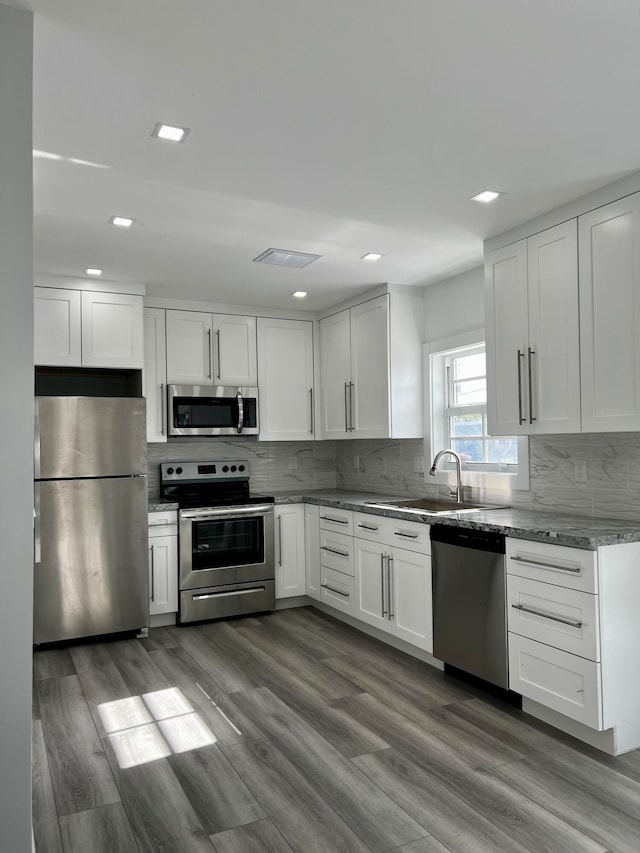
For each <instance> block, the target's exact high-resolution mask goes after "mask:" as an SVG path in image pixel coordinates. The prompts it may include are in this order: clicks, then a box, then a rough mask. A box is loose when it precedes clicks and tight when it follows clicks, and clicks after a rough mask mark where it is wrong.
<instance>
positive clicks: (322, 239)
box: [31, 0, 640, 311]
mask: <svg viewBox="0 0 640 853" xmlns="http://www.w3.org/2000/svg"><path fill="white" fill-rule="evenodd" d="M31 5H32V7H33V9H34V11H35V13H36V14H35V70H34V75H35V79H34V148H35V149H37V150H38V151H40V152H46V153H47V154H48V155H55V156H56V157H57V158H60V159H49V158H43V157H37V158H36V159H35V160H34V168H35V269H36V271H37V272H49V273H59V274H64V275H74V276H78V275H79V276H82V275H83V270H84V269H85V267H88V266H92V267H100V268H102V269H103V270H104V277H105V278H108V279H111V280H116V281H137V282H145V283H146V285H147V292H148V293H149V294H152V295H156V296H174V297H183V298H188V299H199V300H206V301H215V302H232V303H237V304H246V305H264V306H271V307H274V308H300V307H304V308H305V309H309V310H313V311H315V310H319V309H321V308H324V307H327V306H329V305H331V304H334V303H336V302H338V301H340V300H342V299H346V298H350V297H351V296H354V295H357V294H358V293H359V292H362V291H363V290H365V289H367V288H368V287H370V286H372V285H374V284H378V283H381V282H396V283H404V284H416V285H418V284H427V283H430V282H433V281H436V280H439V279H442V278H446V277H447V276H450V275H453V274H454V273H456V272H460V271H462V270H465V269H469V268H471V267H473V266H476V265H478V264H479V263H480V262H481V258H482V240H483V239H484V238H486V237H488V236H492V235H494V234H496V233H499V232H501V231H504V230H506V229H507V228H510V227H512V226H514V225H516V224H518V223H520V222H523V221H525V220H527V219H529V218H531V217H533V216H536V215H538V214H540V213H543V212H544V211H546V210H549V209H550V208H552V207H555V206H557V205H559V204H562V203H564V202H565V201H569V200H571V199H573V198H575V197H577V196H580V195H582V194H584V193H586V192H589V191H591V190H593V189H596V188H597V187H599V186H602V185H604V184H607V183H610V182H611V181H613V180H616V179H617V178H619V177H622V176H623V175H625V174H627V173H630V172H633V171H636V170H638V169H640V109H638V96H639V93H640V3H639V2H638V0H606V2H604V0H32V3H31ZM157 121H165V122H169V123H173V124H177V125H185V126H187V127H189V128H191V133H190V135H189V136H188V138H187V140H186V141H185V142H184V143H183V144H178V145H176V144H171V143H168V142H163V141H160V140H157V139H152V138H151V136H150V134H151V131H152V130H153V127H154V125H155V124H156V122H157ZM74 160H80V161H85V162H80V163H78V162H73V161H74ZM485 187H490V188H494V189H499V190H503V191H504V192H505V193H506V195H505V196H504V197H503V198H501V199H500V200H499V201H497V202H495V203H494V204H493V205H489V206H485V205H480V204H477V203H473V202H471V201H469V196H471V195H472V194H473V193H475V192H477V191H479V190H481V189H483V188H485ZM113 214H120V215H124V216H130V217H133V218H134V219H135V225H134V227H133V228H132V229H130V230H128V231H125V230H121V229H116V228H114V227H112V226H110V225H109V224H108V219H109V217H110V216H112V215H113ZM269 247H276V248H282V249H293V250H297V251H303V252H312V253H315V254H320V255H322V258H321V260H319V261H317V262H316V263H314V264H312V265H311V266H309V267H307V268H306V269H303V270H294V269H283V268H280V267H270V266H261V265H258V264H253V263H252V259H253V258H254V257H255V256H256V255H258V254H259V253H261V252H262V251H264V250H265V249H267V248H269ZM369 251H375V252H382V253H383V254H384V258H383V259H382V260H381V261H379V262H377V263H375V264H373V263H371V262H368V263H367V262H365V261H362V260H360V256H361V255H363V254H364V253H365V252H369ZM296 289H301V290H307V291H309V294H310V295H309V298H308V299H307V300H306V301H305V303H303V304H301V303H299V302H297V301H296V302H295V304H293V303H294V300H293V299H292V298H291V296H290V294H291V292H292V291H293V290H296Z"/></svg>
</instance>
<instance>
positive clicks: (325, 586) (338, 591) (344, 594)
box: [320, 583, 349, 598]
mask: <svg viewBox="0 0 640 853" xmlns="http://www.w3.org/2000/svg"><path fill="white" fill-rule="evenodd" d="M320 586H321V587H322V589H328V590H329V592H335V594H336V595H341V596H342V597H343V598H349V593H348V592H340V590H339V589H334V588H333V587H332V586H328V584H326V583H321V584H320Z"/></svg>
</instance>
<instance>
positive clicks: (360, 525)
mask: <svg viewBox="0 0 640 853" xmlns="http://www.w3.org/2000/svg"><path fill="white" fill-rule="evenodd" d="M358 527H361V528H362V529H363V530H372V531H373V532H374V533H375V532H376V531H377V530H378V526H377V525H376V526H375V527H373V526H369V525H368V524H358Z"/></svg>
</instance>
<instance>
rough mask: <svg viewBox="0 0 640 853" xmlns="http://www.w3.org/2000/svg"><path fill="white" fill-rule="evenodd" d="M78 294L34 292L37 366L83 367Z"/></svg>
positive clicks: (39, 289) (47, 290)
mask: <svg viewBox="0 0 640 853" xmlns="http://www.w3.org/2000/svg"><path fill="white" fill-rule="evenodd" d="M80 296H81V293H80V291H79V290H64V289H59V288H53V287H36V288H34V305H33V325H34V328H33V337H34V341H35V363H36V364H43V365H57V366H68V367H80V365H81V364H82V332H81V325H82V309H81V307H80Z"/></svg>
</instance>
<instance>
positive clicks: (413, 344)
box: [320, 293, 424, 439]
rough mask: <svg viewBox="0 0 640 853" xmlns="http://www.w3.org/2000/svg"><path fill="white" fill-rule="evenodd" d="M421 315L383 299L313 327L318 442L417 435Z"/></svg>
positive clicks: (418, 308)
mask: <svg viewBox="0 0 640 853" xmlns="http://www.w3.org/2000/svg"><path fill="white" fill-rule="evenodd" d="M423 310H424V309H423V301H422V299H421V297H417V296H414V295H413V294H412V295H407V294H404V293H402V294H401V293H388V294H383V295H382V296H377V297H375V298H374V299H370V300H368V301H366V302H363V303H362V304H360V305H356V306H355V307H353V308H349V309H346V310H345V311H341V312H339V313H337V314H333V315H331V316H329V317H326V318H324V319H323V320H321V321H320V366H321V374H322V379H321V390H320V396H321V400H320V403H321V406H320V408H321V419H322V428H321V437H322V438H325V439H336V438H339V439H344V438H419V437H421V436H422V366H421V351H422V326H423V322H422V321H423Z"/></svg>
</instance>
